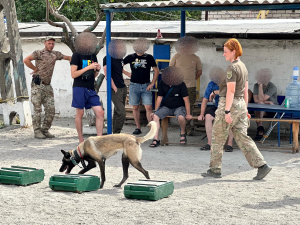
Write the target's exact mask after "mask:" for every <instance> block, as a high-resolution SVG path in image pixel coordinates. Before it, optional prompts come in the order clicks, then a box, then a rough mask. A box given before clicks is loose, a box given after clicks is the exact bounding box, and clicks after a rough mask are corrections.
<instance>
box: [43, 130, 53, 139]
mask: <svg viewBox="0 0 300 225" xmlns="http://www.w3.org/2000/svg"><path fill="white" fill-rule="evenodd" d="M43 134H44V136H46V138H55V136H54V135H53V134H51V133H50V132H49V131H48V130H43Z"/></svg>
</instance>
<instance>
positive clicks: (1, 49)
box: [0, 0, 32, 127]
mask: <svg viewBox="0 0 300 225" xmlns="http://www.w3.org/2000/svg"><path fill="white" fill-rule="evenodd" d="M3 10H5V16H6V25H7V37H8V41H7V37H6V30H5V26H4V18H3ZM8 46H9V47H8ZM11 63H12V68H11V66H10V64H11ZM11 73H12V74H13V76H14V82H15V90H14V87H13V85H12V77H11ZM0 89H1V97H2V102H3V104H2V106H3V120H4V124H5V125H10V121H11V118H10V115H11V113H12V112H13V113H16V112H17V113H18V114H19V117H20V125H21V126H26V127H27V126H31V125H32V119H31V110H30V103H29V101H28V100H29V97H28V90H27V85H26V77H25V71H24V64H23V55H22V47H21V40H20V35H19V28H18V20H17V13H16V7H15V1H7V0H0ZM14 93H16V96H14ZM15 101H17V102H15ZM8 103H9V104H8ZM10 103H13V104H10Z"/></svg>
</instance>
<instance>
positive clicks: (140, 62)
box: [132, 58, 147, 69]
mask: <svg viewBox="0 0 300 225" xmlns="http://www.w3.org/2000/svg"><path fill="white" fill-rule="evenodd" d="M132 64H134V65H133V66H134V68H135V69H136V68H138V67H141V68H146V64H147V61H146V59H141V60H139V59H138V58H136V59H135V61H134V62H132Z"/></svg>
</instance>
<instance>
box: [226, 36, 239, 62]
mask: <svg viewBox="0 0 300 225" xmlns="http://www.w3.org/2000/svg"><path fill="white" fill-rule="evenodd" d="M224 47H226V48H228V49H229V50H230V51H233V50H235V59H237V58H238V57H240V56H241V55H243V49H242V46H241V44H240V42H239V41H238V40H237V39H235V38H231V39H229V40H228V41H226V42H225V44H224Z"/></svg>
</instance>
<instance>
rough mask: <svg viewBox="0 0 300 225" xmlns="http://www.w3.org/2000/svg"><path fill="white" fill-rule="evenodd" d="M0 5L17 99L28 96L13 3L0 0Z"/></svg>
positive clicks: (20, 99) (10, 87)
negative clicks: (4, 22) (3, 17)
mask: <svg viewBox="0 0 300 225" xmlns="http://www.w3.org/2000/svg"><path fill="white" fill-rule="evenodd" d="M0 4H1V5H3V6H4V10H5V16H6V24H7V34H8V39H9V45H10V56H11V60H12V65H13V76H14V81H15V91H16V95H17V97H19V96H28V90H27V85H26V77H25V71H24V64H23V52H22V46H21V39H20V34H19V28H18V21H17V13H16V7H15V1H6V0H0ZM7 85H9V86H7V88H8V91H10V89H12V88H13V87H12V85H11V84H10V83H7ZM23 99H26V100H28V99H29V98H28V97H24V98H18V99H17V101H19V102H21V101H23Z"/></svg>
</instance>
